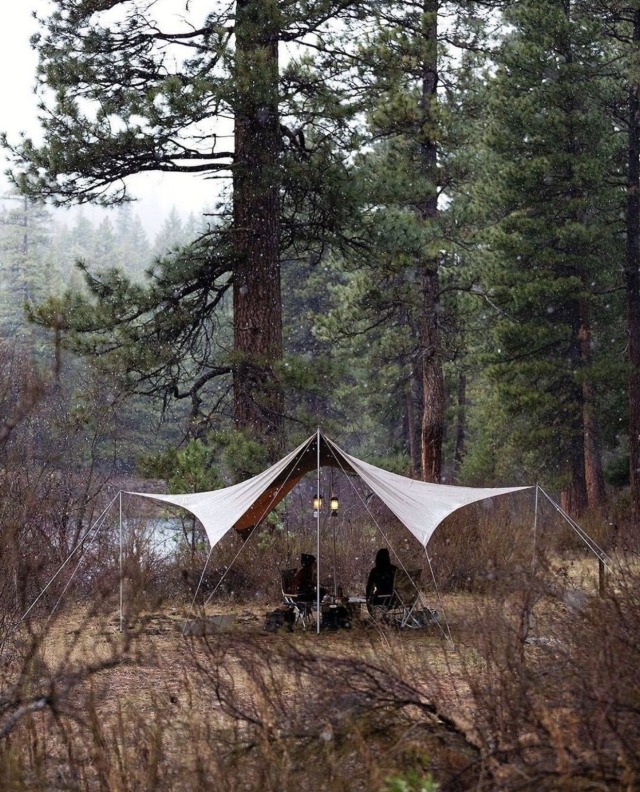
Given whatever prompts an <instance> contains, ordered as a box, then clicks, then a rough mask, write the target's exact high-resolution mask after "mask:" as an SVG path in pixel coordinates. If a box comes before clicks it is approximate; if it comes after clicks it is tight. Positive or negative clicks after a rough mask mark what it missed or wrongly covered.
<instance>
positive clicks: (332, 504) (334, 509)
mask: <svg viewBox="0 0 640 792" xmlns="http://www.w3.org/2000/svg"><path fill="white" fill-rule="evenodd" d="M329 508H330V509H331V516H332V517H337V516H338V509H339V508H340V501H339V500H338V498H337V496H336V495H332V496H331V500H330V501H329Z"/></svg>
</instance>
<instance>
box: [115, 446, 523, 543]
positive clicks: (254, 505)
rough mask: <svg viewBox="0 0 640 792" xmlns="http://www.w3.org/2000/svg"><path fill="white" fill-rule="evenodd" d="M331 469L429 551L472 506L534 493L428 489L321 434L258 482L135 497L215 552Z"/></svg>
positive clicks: (429, 486) (509, 489) (499, 489)
mask: <svg viewBox="0 0 640 792" xmlns="http://www.w3.org/2000/svg"><path fill="white" fill-rule="evenodd" d="M318 465H319V466H320V467H324V466H332V467H336V468H338V469H340V470H341V471H342V472H344V473H346V474H350V475H357V476H359V477H360V478H361V479H362V480H363V481H364V482H365V483H366V484H367V486H368V487H369V488H370V489H371V491H372V492H374V493H375V494H376V495H377V496H378V497H379V498H380V500H381V501H383V503H385V504H386V505H387V506H388V507H389V509H391V511H392V512H393V513H394V514H395V515H396V517H397V518H398V519H399V520H400V522H402V523H403V524H404V525H405V526H406V527H407V528H408V529H409V530H410V531H411V533H412V534H413V535H414V536H415V537H416V538H417V539H418V541H419V542H420V543H421V544H422V545H423V547H426V545H427V542H428V541H429V539H430V538H431V536H432V535H433V532H434V531H435V529H436V528H437V527H438V525H439V524H440V523H441V522H442V521H443V520H444V519H445V517H448V515H450V514H451V513H452V512H454V511H456V510H457V509H460V508H461V507H463V506H467V505H468V504H470V503H475V502H476V501H480V500H484V499H486V498H494V497H496V496H498V495H506V494H508V493H510V492H518V491H521V490H525V489H531V487H497V488H484V487H455V486H451V485H447V484H429V483H427V482H424V481H416V480H415V479H410V478H407V477H406V476H400V475H398V474H397V473H390V472H389V471H387V470H383V469H382V468H378V467H375V466H374V465H370V464H368V463H367V462H363V461H362V460H360V459H356V457H353V456H350V455H349V454H347V453H346V452H345V451H343V450H342V449H341V448H339V447H338V446H337V445H336V444H335V443H334V442H333V441H332V440H330V439H329V438H328V437H326V436H324V435H323V434H321V433H320V432H317V433H316V434H314V435H312V436H311V437H309V438H308V439H307V440H305V442H304V443H302V444H301V445H299V446H298V447H297V448H296V449H295V450H294V451H292V452H291V453H290V454H287V456H285V457H284V458H283V459H281V460H280V461H279V462H276V464H275V465H272V466H271V467H270V468H268V469H267V470H265V471H263V472H262V473H260V474H259V475H257V476H254V477H253V478H250V479H248V480H247V481H243V482H241V483H240V484H234V485H233V486H231V487H224V488H222V489H218V490H212V491H211V492H194V493H189V494H185V495H162V494H157V493H147V492H131V493H129V494H130V495H139V496H141V497H144V498H151V499H153V500H158V501H164V502H165V503H171V504H173V505H175V506H181V507H182V508H184V509H187V510H188V511H190V512H191V513H192V514H193V515H195V517H197V519H198V520H200V522H201V523H202V525H203V526H204V529H205V531H206V533H207V537H208V539H209V543H210V545H211V547H214V546H215V545H216V544H217V543H218V542H219V541H220V539H221V538H222V537H223V536H224V535H225V534H226V533H227V531H229V530H231V529H232V528H235V530H237V531H238V532H240V533H241V534H243V535H246V534H247V533H248V532H249V531H251V529H252V528H254V527H255V526H256V525H258V524H259V523H260V522H261V521H262V520H263V519H264V518H265V517H266V516H267V515H268V514H269V512H271V511H272V510H273V509H274V508H275V507H276V506H277V504H278V503H279V502H280V501H281V500H282V499H283V498H284V497H285V495H287V493H289V492H290V491H291V490H292V489H293V488H294V487H295V485H296V484H297V483H298V482H299V481H300V479H301V478H302V477H303V476H304V475H305V474H306V473H309V472H310V471H312V470H316V468H317V467H318Z"/></svg>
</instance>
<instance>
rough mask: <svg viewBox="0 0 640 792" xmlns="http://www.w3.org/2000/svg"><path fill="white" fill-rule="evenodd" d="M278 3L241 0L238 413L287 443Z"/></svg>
mask: <svg viewBox="0 0 640 792" xmlns="http://www.w3.org/2000/svg"><path fill="white" fill-rule="evenodd" d="M276 14H277V7H276V4H275V3H273V2H271V1H270V0H237V4H236V63H235V70H234V78H235V81H236V87H237V94H236V97H237V98H236V105H235V108H234V110H235V135H234V137H235V157H234V166H233V222H234V227H233V235H234V236H233V244H234V251H235V266H234V272H233V328H234V333H233V344H234V370H233V393H234V419H235V423H236V426H237V427H238V428H244V429H249V430H251V431H252V432H254V433H255V434H256V435H257V436H258V437H260V438H271V445H272V447H273V452H274V454H277V453H278V452H279V450H280V445H281V436H282V429H283V413H284V407H283V404H284V399H283V393H282V388H281V385H280V383H279V381H278V378H277V366H278V363H279V361H280V360H281V358H282V303H281V293H280V198H279V183H280V175H279V153H280V124H279V117H278V79H279V73H278V39H279V28H278V22H277V17H276Z"/></svg>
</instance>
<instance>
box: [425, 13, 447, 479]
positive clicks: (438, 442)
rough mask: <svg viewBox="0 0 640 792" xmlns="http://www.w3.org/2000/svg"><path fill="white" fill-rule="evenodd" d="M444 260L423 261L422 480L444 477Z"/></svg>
mask: <svg viewBox="0 0 640 792" xmlns="http://www.w3.org/2000/svg"><path fill="white" fill-rule="evenodd" d="M437 10H438V4H437V2H435V0H425V3H424V5H423V45H424V56H423V76H422V97H421V111H422V118H421V121H422V125H421V129H422V132H421V134H422V140H421V141H420V148H421V158H422V169H423V177H424V179H425V181H426V182H427V184H428V185H429V193H428V195H427V196H426V197H425V199H424V201H423V202H422V205H421V207H420V215H421V218H422V220H423V221H425V222H431V223H435V221H436V220H437V217H438V160H437V154H438V151H437V145H436V142H435V129H436V126H437V123H436V117H435V113H434V109H435V105H436V102H437V87H438V43H437V42H438V17H437ZM438 266H439V261H438V258H437V257H433V256H430V257H425V258H423V260H422V262H421V287H422V306H421V311H422V321H421V333H420V336H421V337H420V347H421V349H420V359H421V366H422V386H423V407H422V421H421V450H422V479H423V480H424V481H434V482H439V481H440V477H441V473H442V442H443V436H444V375H443V368H442V335H441V330H440V321H439V314H440V304H439V301H440V287H439V273H438Z"/></svg>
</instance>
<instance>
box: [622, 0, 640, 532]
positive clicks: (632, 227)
mask: <svg viewBox="0 0 640 792" xmlns="http://www.w3.org/2000/svg"><path fill="white" fill-rule="evenodd" d="M633 23H634V24H633V41H634V44H635V46H636V48H638V47H639V46H640V9H637V10H636V11H635V13H634V18H633ZM639 93H640V85H639V84H638V83H636V84H634V85H632V86H630V88H629V99H628V103H629V131H628V147H627V159H628V162H627V212H626V214H627V216H626V231H627V254H626V268H625V269H626V272H625V275H626V289H627V324H628V330H629V353H628V354H629V383H628V385H629V482H630V485H631V519H632V521H633V525H634V527H636V526H638V524H639V523H640V272H639V271H638V270H639V267H640V99H639Z"/></svg>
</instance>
